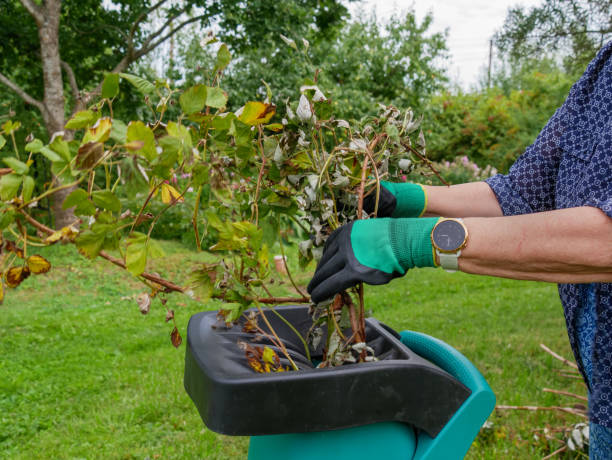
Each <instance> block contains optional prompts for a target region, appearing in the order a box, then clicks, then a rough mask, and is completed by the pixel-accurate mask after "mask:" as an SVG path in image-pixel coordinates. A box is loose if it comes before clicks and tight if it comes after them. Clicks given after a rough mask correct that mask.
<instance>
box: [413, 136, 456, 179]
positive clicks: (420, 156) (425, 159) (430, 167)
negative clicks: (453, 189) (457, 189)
mask: <svg viewBox="0 0 612 460" xmlns="http://www.w3.org/2000/svg"><path fill="white" fill-rule="evenodd" d="M402 146H403V147H404V148H405V149H406V150H409V151H410V152H412V153H414V154H415V155H416V156H417V157H418V158H419V159H420V160H421V161H423V162H424V163H425V164H426V165H427V167H428V168H429V169H431V171H432V172H433V173H434V174H435V175H436V177H437V178H438V179H440V182H442V183H443V184H444V185H446V186H447V187H450V184H449V183H448V182H446V181H445V180H444V179H442V176H440V173H439V172H438V171H437V170H436V168H434V167H433V164H431V161H429V159H428V158H426V157H425V156H424V155H423V154H422V153H421V152H419V151H418V150H417V149H415V148H414V147H413V146H412V145H410V144H407V143H405V142H402Z"/></svg>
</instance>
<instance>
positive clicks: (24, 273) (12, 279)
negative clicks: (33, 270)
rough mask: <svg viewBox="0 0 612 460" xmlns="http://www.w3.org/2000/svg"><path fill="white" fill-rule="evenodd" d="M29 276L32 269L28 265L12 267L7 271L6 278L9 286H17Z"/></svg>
mask: <svg viewBox="0 0 612 460" xmlns="http://www.w3.org/2000/svg"><path fill="white" fill-rule="evenodd" d="M28 276H30V269H29V268H28V267H12V268H9V270H8V271H7V272H6V273H5V275H4V279H5V281H6V285H7V286H8V287H10V288H16V287H17V286H19V285H20V284H21V282H22V281H23V280H25V279H26V278H27V277H28Z"/></svg>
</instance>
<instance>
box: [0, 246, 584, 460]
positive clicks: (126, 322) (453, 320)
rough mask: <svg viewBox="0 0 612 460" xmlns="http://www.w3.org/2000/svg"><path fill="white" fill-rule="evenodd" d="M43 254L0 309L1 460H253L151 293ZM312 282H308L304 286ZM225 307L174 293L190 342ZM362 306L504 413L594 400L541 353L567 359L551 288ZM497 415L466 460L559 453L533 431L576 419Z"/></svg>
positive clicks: (412, 296) (177, 254)
mask: <svg viewBox="0 0 612 460" xmlns="http://www.w3.org/2000/svg"><path fill="white" fill-rule="evenodd" d="M164 247H165V249H166V253H167V256H166V257H165V258H164V259H161V260H159V261H157V262H156V264H155V266H154V270H155V271H157V272H159V273H160V274H162V275H163V276H167V277H168V278H170V279H174V280H184V279H185V278H186V276H187V274H188V271H189V269H190V267H191V266H192V265H193V264H194V263H195V262H196V261H197V260H196V257H197V256H194V255H193V253H187V252H186V251H184V250H183V249H182V247H181V246H180V245H178V244H174V243H167V244H164ZM40 253H41V254H43V255H45V256H46V257H48V258H49V259H50V260H51V262H52V264H53V265H54V267H53V269H52V270H51V271H50V272H49V273H48V274H46V275H41V276H32V277H30V278H29V279H28V280H26V281H25V282H24V283H23V285H22V286H21V287H20V288H18V289H17V290H14V291H9V292H7V295H6V299H5V302H4V304H3V305H2V306H1V307H0V312H1V315H0V337H1V339H0V458H11V459H12V458H15V459H35V458H54V459H55V458H57V459H64V458H65V459H76V458H117V459H131V458H134V459H136V458H138V459H143V458H150V459H155V458H160V459H167V458H177V459H186V458H207V459H233V458H244V457H245V456H246V452H247V449H248V439H247V438H231V437H227V436H221V435H217V434H215V433H213V432H211V431H209V430H208V429H206V427H205V426H204V425H203V424H202V422H201V420H200V418H199V415H198V413H197V411H196V409H195V407H194V405H193V404H192V403H191V401H190V399H189V397H188V396H187V395H186V393H185V391H184V389H183V383H182V377H183V357H184V352H185V348H184V345H182V346H181V347H180V348H179V349H175V348H174V347H173V346H172V345H171V343H170V338H169V337H170V331H171V329H172V326H171V324H167V323H166V322H165V321H164V318H165V315H166V311H165V309H164V308H163V307H162V305H161V303H160V302H159V301H158V300H154V301H153V305H152V307H151V312H150V313H149V314H148V315H146V316H143V315H141V314H140V313H139V311H138V307H137V304H136V301H135V297H136V295H137V294H138V293H140V292H142V291H143V290H144V289H143V286H142V285H141V284H140V283H138V282H137V281H136V280H135V279H134V278H132V277H131V275H129V274H128V273H127V272H124V271H122V270H120V269H118V268H116V267H114V266H112V265H110V264H108V263H107V262H106V261H103V260H96V261H88V260H86V259H84V258H82V257H79V256H78V255H77V253H76V251H75V249H74V248H73V247H70V246H56V247H52V248H43V249H42V250H41V251H40ZM290 254H291V252H290ZM290 260H291V259H290ZM308 277H309V275H308V274H304V275H301V276H299V277H298V279H299V280H300V282H301V283H302V284H306V283H307V281H308ZM277 289H280V290H283V289H285V288H283V287H279V288H277ZM279 292H280V291H279ZM218 305H219V304H218V303H216V302H210V303H208V304H206V305H204V306H202V305H198V304H197V302H195V301H193V300H191V299H189V298H188V297H186V296H182V295H177V294H174V295H171V296H169V297H168V307H169V308H172V309H174V310H175V311H176V319H177V324H178V326H179V330H180V332H181V334H183V336H184V335H185V330H186V325H187V321H188V319H189V316H190V315H192V314H194V313H196V312H198V311H200V310H203V309H215V308H218ZM366 305H367V308H368V310H369V313H370V314H371V315H373V316H375V317H377V318H378V319H380V320H381V321H383V322H385V323H387V324H388V325H390V326H391V327H393V328H395V329H396V330H400V331H401V330H404V329H414V330H418V331H421V332H425V333H427V334H431V335H434V336H436V337H438V338H440V339H442V340H444V341H446V342H448V343H449V344H451V345H453V346H454V347H456V348H457V349H458V350H459V351H461V352H462V353H464V354H465V355H466V356H467V357H468V358H469V359H470V360H472V362H473V363H474V364H475V365H476V366H477V367H478V368H479V369H480V371H481V372H482V373H483V374H484V376H485V378H486V379H487V380H488V382H489V383H490V385H491V387H492V388H493V391H494V392H495V393H496V396H497V403H498V404H509V405H519V404H533V405H563V406H566V405H570V404H571V403H573V400H568V398H566V397H564V396H559V395H555V394H551V393H544V392H543V391H542V388H543V387H549V388H557V389H564V390H567V391H571V392H575V393H582V394H584V387H583V386H582V384H581V383H580V382H579V381H578V380H568V379H566V378H564V377H561V376H559V375H558V374H557V373H556V372H555V371H556V370H557V369H560V368H561V367H562V365H561V364H560V363H559V362H558V361H555V360H554V359H553V358H552V357H551V356H549V355H547V354H545V353H544V352H542V351H541V349H540V348H539V344H540V343H545V344H546V345H548V346H549V347H550V348H552V349H553V350H555V351H557V352H558V353H560V354H562V355H564V356H566V357H570V356H571V352H570V348H569V344H568V340H567V334H566V331H565V326H564V320H563V315H562V309H561V304H560V302H559V299H558V295H557V291H556V287H555V286H554V285H552V284H546V283H535V282H519V281H511V280H503V279H496V278H489V277H476V276H469V275H465V274H462V273H456V274H449V273H446V272H444V271H442V270H433V269H423V270H413V271H411V272H410V273H409V274H408V275H407V276H406V277H404V278H403V279H400V280H395V281H393V282H392V283H391V284H390V285H387V286H382V287H368V288H367V289H366ZM490 420H491V421H492V422H493V426H492V428H491V429H489V430H487V431H486V432H483V433H481V434H480V435H479V437H478V438H477V439H476V441H475V442H474V445H473V446H472V448H471V449H470V452H469V453H468V457H467V458H470V459H497V458H541V457H542V456H544V455H546V454H547V453H549V452H550V448H551V447H553V445H552V444H551V445H550V446H549V445H547V444H543V443H539V444H538V443H537V442H536V441H535V440H534V431H533V430H534V429H536V428H542V427H544V426H546V425H549V426H562V425H569V424H571V423H576V422H577V421H579V419H578V418H577V417H576V416H573V415H570V414H563V413H546V412H523V411H520V412H518V411H512V412H508V411H504V412H497V413H494V414H493V415H492V416H491V418H490ZM557 447H559V446H554V448H557Z"/></svg>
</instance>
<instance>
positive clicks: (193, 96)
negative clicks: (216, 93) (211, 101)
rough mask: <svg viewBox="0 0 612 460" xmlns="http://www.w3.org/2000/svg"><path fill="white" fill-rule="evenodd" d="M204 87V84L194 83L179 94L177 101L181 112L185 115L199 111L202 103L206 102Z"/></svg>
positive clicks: (202, 105) (202, 106)
mask: <svg viewBox="0 0 612 460" xmlns="http://www.w3.org/2000/svg"><path fill="white" fill-rule="evenodd" d="M206 89H207V88H206V86H205V85H195V86H193V87H191V88H189V89H188V90H187V91H185V92H184V93H183V94H181V96H180V97H179V103H180V104H181V109H182V110H183V112H185V113H186V114H187V115H190V114H192V113H195V112H200V111H201V110H202V109H203V108H204V104H206V100H207V95H206Z"/></svg>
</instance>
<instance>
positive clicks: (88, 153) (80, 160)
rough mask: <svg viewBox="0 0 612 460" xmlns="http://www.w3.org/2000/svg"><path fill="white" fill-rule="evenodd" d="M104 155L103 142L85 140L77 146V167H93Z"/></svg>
mask: <svg viewBox="0 0 612 460" xmlns="http://www.w3.org/2000/svg"><path fill="white" fill-rule="evenodd" d="M102 155H104V144H102V143H101V142H87V143H86V144H83V145H81V146H80V147H79V151H78V153H77V156H76V159H75V166H76V168H77V169H89V168H91V167H93V166H94V165H95V164H96V163H97V162H98V161H99V160H100V158H102Z"/></svg>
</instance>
